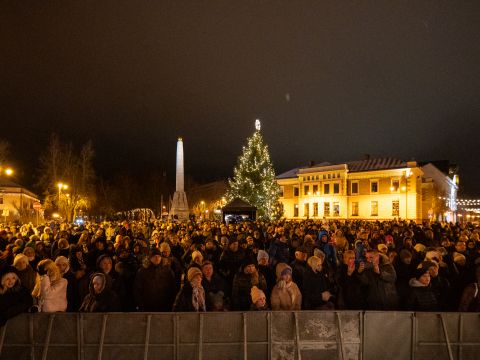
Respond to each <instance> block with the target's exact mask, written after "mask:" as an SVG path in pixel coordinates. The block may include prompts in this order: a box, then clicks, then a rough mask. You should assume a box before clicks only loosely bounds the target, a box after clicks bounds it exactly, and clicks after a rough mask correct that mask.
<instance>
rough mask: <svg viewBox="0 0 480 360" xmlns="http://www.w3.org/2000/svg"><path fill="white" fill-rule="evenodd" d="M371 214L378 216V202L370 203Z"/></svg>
mask: <svg viewBox="0 0 480 360" xmlns="http://www.w3.org/2000/svg"><path fill="white" fill-rule="evenodd" d="M371 206H372V212H371V216H378V201H372V205H371Z"/></svg>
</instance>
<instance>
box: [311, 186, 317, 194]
mask: <svg viewBox="0 0 480 360" xmlns="http://www.w3.org/2000/svg"><path fill="white" fill-rule="evenodd" d="M312 191H313V195H317V193H318V185H313V190H312Z"/></svg>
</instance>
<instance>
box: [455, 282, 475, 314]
mask: <svg viewBox="0 0 480 360" xmlns="http://www.w3.org/2000/svg"><path fill="white" fill-rule="evenodd" d="M458 311H469V312H480V286H479V285H478V283H472V284H469V285H467V286H466V287H465V289H464V290H463V293H462V298H461V299H460V305H459V307H458Z"/></svg>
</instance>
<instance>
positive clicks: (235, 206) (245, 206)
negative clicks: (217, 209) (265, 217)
mask: <svg viewBox="0 0 480 360" xmlns="http://www.w3.org/2000/svg"><path fill="white" fill-rule="evenodd" d="M256 209H257V208H256V207H255V206H253V205H250V204H249V203H247V202H246V201H243V200H242V199H240V198H235V199H233V200H232V201H231V202H229V203H228V204H227V205H225V206H224V207H223V211H224V212H225V211H242V210H256Z"/></svg>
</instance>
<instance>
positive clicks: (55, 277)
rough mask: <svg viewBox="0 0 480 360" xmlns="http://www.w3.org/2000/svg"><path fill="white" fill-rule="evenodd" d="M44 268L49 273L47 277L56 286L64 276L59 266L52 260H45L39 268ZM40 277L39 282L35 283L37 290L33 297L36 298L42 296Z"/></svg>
mask: <svg viewBox="0 0 480 360" xmlns="http://www.w3.org/2000/svg"><path fill="white" fill-rule="evenodd" d="M41 266H44V267H45V270H46V271H47V276H48V277H49V278H50V283H51V284H52V285H55V284H56V283H57V282H58V281H59V280H60V279H61V278H62V274H61V273H60V269H59V268H58V266H57V264H55V263H54V262H53V261H52V260H50V259H44V260H42V261H40V262H39V263H38V267H41ZM40 281H41V280H40V276H37V281H36V283H35V288H34V289H33V291H32V295H33V296H35V297H39V296H40Z"/></svg>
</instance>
